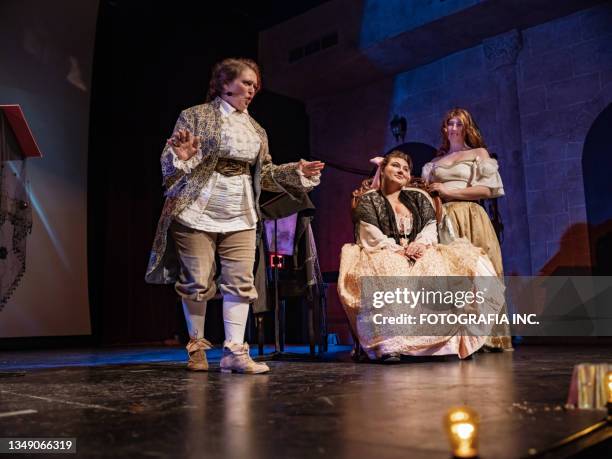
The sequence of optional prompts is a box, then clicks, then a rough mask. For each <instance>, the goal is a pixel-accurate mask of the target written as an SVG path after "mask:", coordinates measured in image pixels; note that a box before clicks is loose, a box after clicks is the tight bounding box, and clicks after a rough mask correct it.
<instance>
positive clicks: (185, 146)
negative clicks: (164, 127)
mask: <svg viewBox="0 0 612 459" xmlns="http://www.w3.org/2000/svg"><path fill="white" fill-rule="evenodd" d="M166 143H167V144H168V145H170V146H171V147H172V149H173V150H174V153H175V154H176V156H178V158H179V159H180V160H183V161H187V160H189V159H190V158H191V157H192V156H193V155H195V154H196V153H197V152H198V150H199V148H200V145H201V139H200V137H199V136H195V135H193V134H191V132H189V131H188V130H187V129H179V130H178V131H176V132H175V133H174V134H172V137H170V138H169V139H168V141H167V142H166Z"/></svg>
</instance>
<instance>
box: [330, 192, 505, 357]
mask: <svg viewBox="0 0 612 459" xmlns="http://www.w3.org/2000/svg"><path fill="white" fill-rule="evenodd" d="M385 201H386V198H384V197H383V196H382V194H381V193H380V191H378V190H372V191H369V192H367V193H365V194H364V195H363V196H362V197H361V198H360V200H359V203H358V205H357V207H356V209H355V212H354V223H355V237H356V241H357V243H356V244H345V245H344V246H343V248H342V253H341V260H340V272H339V278H338V293H339V296H340V300H341V302H342V305H343V307H344V310H345V312H346V314H347V317H348V319H349V323H350V325H351V327H352V330H353V332H354V333H355V335H356V336H357V338H358V339H359V343H360V345H361V347H362V348H363V350H364V351H365V352H366V353H367V354H368V356H369V357H370V358H372V359H377V358H381V357H383V356H385V355H389V354H391V355H393V354H400V355H412V356H429V355H448V354H455V355H458V356H459V357H460V358H465V357H467V356H469V355H470V354H472V353H473V352H475V351H477V350H478V349H480V348H481V347H482V346H483V345H484V343H485V340H486V339H487V337H486V336H472V335H471V334H470V333H466V330H465V329H462V328H461V327H457V328H455V329H454V332H453V333H450V334H448V335H446V336H417V335H418V333H411V335H415V336H401V335H400V336H398V335H397V334H396V333H393V332H391V329H389V328H385V327H376V326H373V325H371V324H368V323H366V321H364V320H363V319H364V316H365V315H366V314H367V311H366V309H367V308H368V307H369V305H363V304H362V297H361V293H362V292H361V277H362V276H394V277H396V276H427V277H433V276H464V277H472V278H474V279H478V278H481V279H482V277H481V276H486V277H487V278H488V281H487V285H488V286H489V287H491V286H492V285H493V284H492V283H491V282H493V283H494V284H495V285H494V287H495V288H490V290H489V292H488V296H487V297H486V302H485V304H484V305H482V306H481V307H480V310H479V312H481V313H485V314H486V313H494V314H496V313H497V312H499V311H500V309H501V308H502V306H503V303H504V298H503V284H502V283H501V282H500V281H499V280H498V278H497V276H496V272H495V269H494V267H493V265H492V264H491V261H490V260H489V259H488V257H487V256H486V255H485V254H484V252H483V251H482V250H481V249H479V248H477V247H474V246H473V245H472V244H471V243H470V242H469V241H467V240H465V239H457V240H455V241H453V242H451V243H450V244H447V245H444V244H438V234H437V228H436V220H435V213H434V211H433V206H432V204H431V201H430V198H429V196H427V195H426V194H425V193H424V192H423V191H421V190H418V189H413V188H410V189H404V190H402V192H401V194H400V201H401V202H402V203H403V204H404V205H405V206H406V207H407V208H408V210H410V211H411V213H410V214H408V215H404V216H400V215H397V214H396V213H395V211H394V210H393V209H392V207H391V206H390V205H387V204H388V201H387V202H385ZM413 202H416V205H411V204H412V203H413ZM393 225H395V227H393ZM398 236H400V237H398ZM398 239H399V240H398ZM412 241H416V242H420V243H423V244H425V245H426V246H427V249H426V250H425V253H424V255H423V256H422V257H421V258H419V259H418V260H416V262H415V261H412V260H409V259H408V258H406V257H405V256H404V255H403V249H404V247H403V246H402V244H404V245H405V244H406V243H408V242H412ZM492 279H495V280H494V281H492Z"/></svg>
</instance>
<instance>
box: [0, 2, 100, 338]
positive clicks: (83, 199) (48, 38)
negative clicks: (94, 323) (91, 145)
mask: <svg viewBox="0 0 612 459" xmlns="http://www.w3.org/2000/svg"><path fill="white" fill-rule="evenodd" d="M97 11H98V0H57V1H53V2H45V1H40V0H2V2H0V43H2V44H3V46H1V47H0V69H2V71H0V104H20V105H21V106H22V108H23V111H24V112H25V115H26V117H27V119H28V122H29V123H30V127H31V129H32V132H33V133H34V135H35V137H36V140H37V141H38V145H39V147H40V149H41V151H42V152H43V155H44V157H43V158H42V159H32V160H29V161H28V165H27V174H28V179H29V181H30V184H31V195H30V198H31V203H32V214H33V230H32V234H31V235H30V236H29V238H28V242H27V258H26V273H25V276H24V277H23V279H22V281H21V283H20V285H19V286H18V288H17V290H16V291H15V292H14V294H13V296H12V298H11V299H10V300H9V302H8V304H6V306H5V307H4V308H3V310H2V311H0V338H14V337H34V336H67V335H89V334H90V333H91V326H90V318H89V301H88V294H87V250H86V247H87V245H86V241H87V240H86V235H87V207H86V204H87V195H86V192H87V181H86V179H87V145H88V127H89V100H90V87H91V64H92V56H93V45H94V36H95V27H96V16H97Z"/></svg>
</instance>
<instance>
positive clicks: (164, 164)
mask: <svg viewBox="0 0 612 459" xmlns="http://www.w3.org/2000/svg"><path fill="white" fill-rule="evenodd" d="M219 106H220V99H216V100H214V101H213V102H209V103H205V104H201V105H196V106H194V107H191V108H188V109H186V110H183V111H182V112H181V115H180V116H179V119H178V120H177V122H176V126H175V127H174V132H176V131H178V130H179V129H187V130H189V131H190V132H191V133H192V134H193V135H196V136H200V137H201V139H202V145H201V149H202V157H203V159H202V162H201V163H200V164H198V165H197V166H196V167H195V168H194V169H193V170H192V171H191V172H190V173H189V174H187V173H185V172H183V171H182V170H180V169H178V168H176V167H174V162H173V160H174V156H173V154H172V151H171V150H170V147H169V146H167V145H166V147H165V148H164V150H163V152H162V155H161V168H162V176H163V184H164V187H165V189H166V192H165V197H166V200H165V203H164V206H163V209H162V213H161V217H160V218H159V222H158V224H157V231H156V233H155V239H154V240H153V248H152V249H151V255H150V257H149V265H148V267H147V271H146V274H145V280H146V281H147V282H149V283H152V284H171V283H174V282H175V281H176V279H177V276H178V273H179V266H178V260H177V258H176V253H175V248H174V241H173V240H172V237H168V229H169V228H170V224H171V223H172V221H173V220H174V218H175V217H176V216H178V215H179V214H180V213H181V212H182V211H183V210H184V209H185V208H186V207H187V206H189V205H191V204H192V203H193V202H195V200H196V199H198V197H199V196H200V192H201V191H202V189H203V188H204V187H205V186H206V184H207V182H208V180H209V179H210V177H211V175H212V173H213V171H214V170H215V166H216V165H217V161H218V160H219V157H220V145H221V112H220V108H219ZM249 120H250V122H251V124H252V125H253V127H254V128H255V131H256V132H257V134H258V135H259V137H260V138H261V147H260V149H259V155H258V157H257V161H256V163H255V165H254V166H253V167H252V168H251V174H252V176H253V189H254V198H255V199H254V201H255V210H256V212H257V216H258V217H259V218H261V214H260V211H259V196H260V194H261V191H262V190H266V191H272V192H287V193H289V195H292V193H293V194H295V193H298V192H304V191H310V188H304V186H303V185H302V184H301V181H300V176H299V175H298V174H297V172H296V169H297V163H287V164H282V165H278V166H277V165H275V164H272V158H271V157H270V153H269V150H268V137H267V135H266V131H265V130H264V129H263V128H262V127H261V126H260V125H259V124H258V123H257V122H256V121H255V120H254V119H253V118H251V117H250V116H249Z"/></svg>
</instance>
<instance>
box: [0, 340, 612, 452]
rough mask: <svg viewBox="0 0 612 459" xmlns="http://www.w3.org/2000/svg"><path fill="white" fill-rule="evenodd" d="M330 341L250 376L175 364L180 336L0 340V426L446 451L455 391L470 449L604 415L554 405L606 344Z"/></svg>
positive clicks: (159, 446) (98, 448)
mask: <svg viewBox="0 0 612 459" xmlns="http://www.w3.org/2000/svg"><path fill="white" fill-rule="evenodd" d="M290 350H292V351H296V350H298V351H299V350H301V351H303V352H305V351H306V349H305V348H300V349H297V348H295V347H290ZM332 351H333V352H330V353H328V354H327V355H326V356H325V359H324V361H321V362H271V363H270V367H271V368H272V372H271V373H270V374H267V375H257V376H245V375H229V374H223V373H220V372H219V371H218V361H219V357H220V351H219V350H215V351H213V352H212V353H211V354H209V355H212V357H213V358H212V359H210V357H209V359H210V360H211V361H212V364H213V365H212V371H210V372H208V373H193V372H188V371H186V370H185V362H184V359H185V356H184V351H183V350H182V349H178V348H150V347H149V348H129V349H111V350H108V349H106V350H94V351H92V350H68V351H44V352H33V351H11V352H0V432H1V435H0V436H1V437H76V438H77V450H78V455H79V456H82V457H194V458H195V457H206V458H227V459H231V458H260V457H261V458H311V457H334V458H376V459H384V458H445V459H446V458H448V457H449V454H448V447H447V441H446V437H445V433H444V430H443V427H442V417H443V416H444V414H445V413H446V411H447V409H448V408H449V407H451V406H454V405H461V404H467V405H470V406H471V407H473V408H474V409H475V410H477V411H478V412H479V413H480V415H481V441H480V451H481V457H482V458H497V459H499V458H515V457H527V456H529V450H530V449H535V450H539V451H542V450H543V449H546V448H547V447H550V446H551V445H553V444H555V443H556V442H558V441H559V440H561V439H563V438H564V437H567V436H568V435H570V434H572V433H574V432H577V431H579V430H581V429H583V428H585V427H586V426H588V425H592V424H594V423H596V422H597V421H599V420H601V419H602V418H604V417H605V413H604V412H603V411H576V410H571V411H566V410H565V409H564V408H563V405H564V403H565V400H566V397H567V390H568V387H569V382H570V375H571V372H572V367H573V365H574V364H575V363H578V362H587V361H588V362H595V363H597V362H605V361H611V360H612V348H611V347H603V346H598V347H595V346H566V347H563V346H555V347H550V346H535V345H531V346H522V347H519V348H518V349H517V350H516V351H515V352H508V353H501V354H477V355H475V356H474V358H473V359H471V360H466V361H459V360H458V359H454V358H453V359H450V358H449V359H444V360H436V361H431V360H422V361H421V360H417V361H412V362H408V363H400V364H393V365H384V364H370V363H361V364H357V363H353V362H352V361H351V360H350V359H349V352H348V348H346V347H338V346H336V347H334V348H333V349H332ZM28 410H29V411H28ZM20 412H21V413H20ZM608 443H609V442H608ZM598 448H599V452H598V453H597V456H599V455H600V454H604V451H605V454H607V452H609V444H608V446H604V447H603V448H604V449H602V445H600V446H599V447H598ZM532 452H533V451H532ZM593 453H594V452H593V451H592V450H591V452H590V453H589V455H588V457H596V456H592V454H593ZM567 454H568V453H567V450H565V452H557V453H556V454H554V455H552V456H550V457H565V456H567ZM546 457H549V456H546ZM578 457H586V452H584V453H583V454H582V455H581V456H578ZM608 457H610V456H608Z"/></svg>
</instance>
